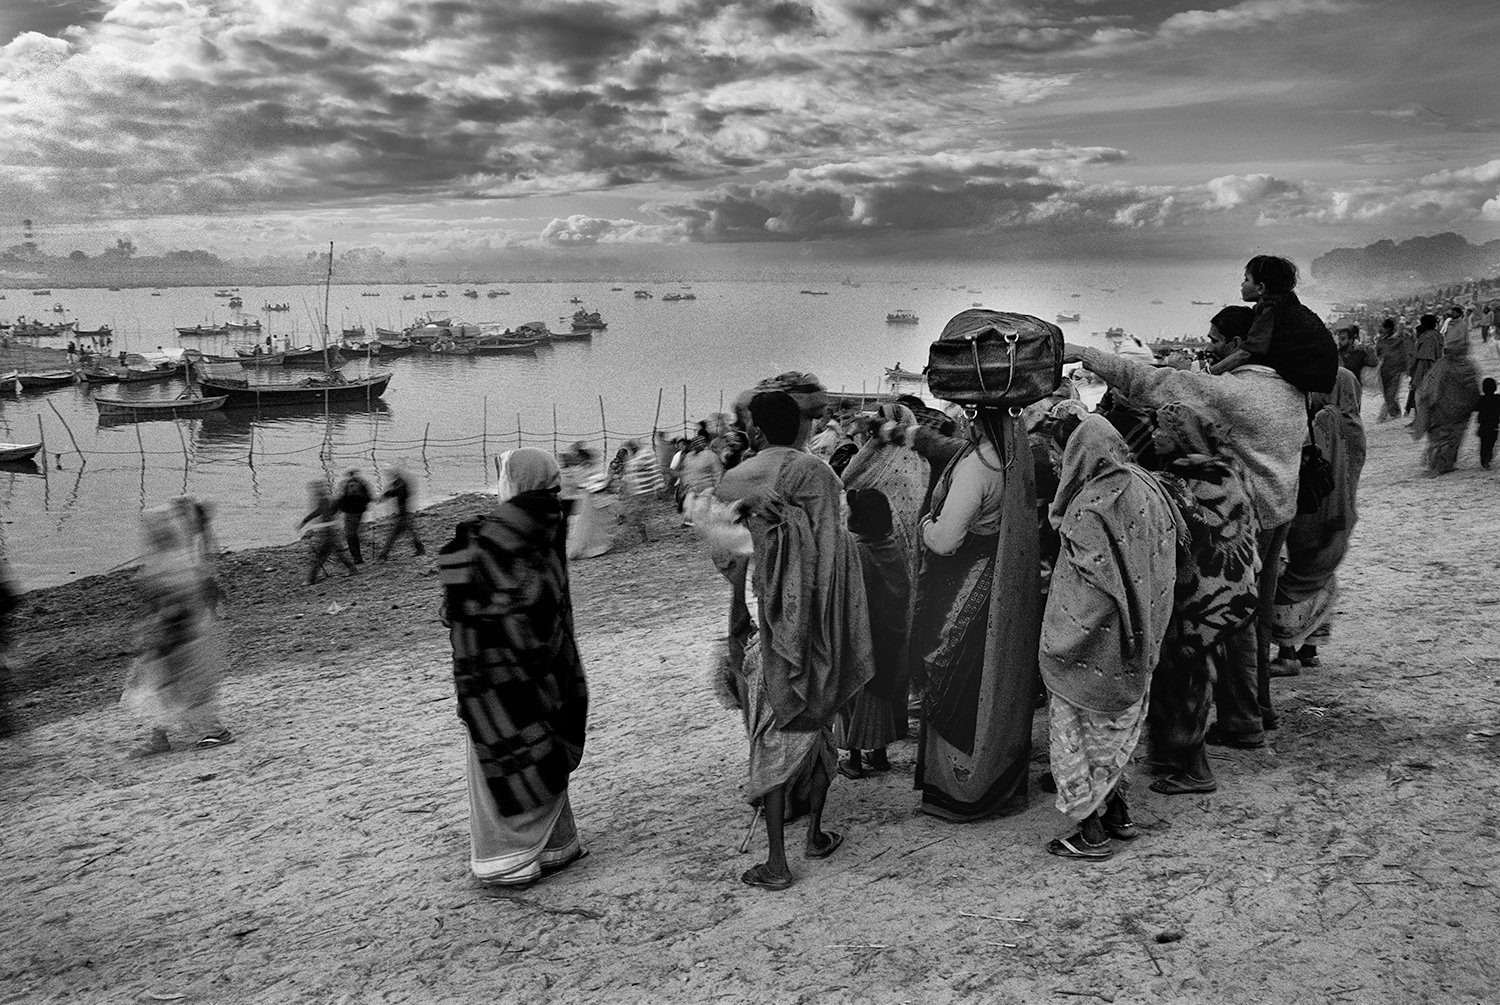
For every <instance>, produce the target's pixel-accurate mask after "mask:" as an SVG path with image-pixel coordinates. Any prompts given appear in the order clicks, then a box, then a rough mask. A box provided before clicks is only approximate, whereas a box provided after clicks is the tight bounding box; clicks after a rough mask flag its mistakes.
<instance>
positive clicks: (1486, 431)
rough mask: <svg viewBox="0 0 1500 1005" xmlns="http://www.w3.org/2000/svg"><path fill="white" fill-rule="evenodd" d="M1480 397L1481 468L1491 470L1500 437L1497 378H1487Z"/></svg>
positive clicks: (1483, 383) (1481, 385)
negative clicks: (1498, 437) (1499, 436)
mask: <svg viewBox="0 0 1500 1005" xmlns="http://www.w3.org/2000/svg"><path fill="white" fill-rule="evenodd" d="M1480 389H1481V392H1482V393H1481V394H1480V396H1479V407H1478V409H1477V411H1478V413H1479V466H1480V467H1482V468H1484V469H1485V470H1486V471H1488V470H1489V469H1490V460H1491V459H1492V458H1493V457H1494V456H1495V437H1496V435H1500V395H1497V394H1496V393H1495V378H1494V377H1486V378H1484V381H1483V382H1482V383H1481V384H1480Z"/></svg>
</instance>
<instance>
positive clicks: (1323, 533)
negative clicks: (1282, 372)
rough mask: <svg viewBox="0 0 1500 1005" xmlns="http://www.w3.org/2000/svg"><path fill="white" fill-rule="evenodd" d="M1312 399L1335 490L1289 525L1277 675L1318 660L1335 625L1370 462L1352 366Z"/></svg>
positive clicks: (1279, 595)
mask: <svg viewBox="0 0 1500 1005" xmlns="http://www.w3.org/2000/svg"><path fill="white" fill-rule="evenodd" d="M1448 365H1451V359H1450V358H1449V357H1445V358H1444V359H1441V360H1438V363H1437V367H1445V366H1448ZM1436 369H1437V368H1436V367H1435V368H1434V372H1436ZM1308 404H1309V407H1311V408H1314V409H1316V410H1317V411H1316V414H1315V415H1314V416H1313V421H1312V437H1313V442H1315V443H1316V444H1317V446H1318V449H1319V450H1320V451H1321V452H1322V454H1323V457H1324V458H1325V459H1326V460H1327V461H1328V465H1329V467H1330V468H1331V469H1332V470H1333V491H1332V492H1330V493H1329V494H1328V495H1327V496H1326V497H1325V498H1324V499H1323V501H1322V502H1321V503H1319V504H1318V509H1317V512H1315V513H1299V514H1297V516H1295V517H1294V518H1293V519H1292V525H1291V528H1290V529H1289V530H1288V532H1287V537H1286V565H1285V566H1284V567H1283V568H1282V570H1281V579H1280V580H1279V581H1278V582H1277V585H1276V611H1275V620H1274V621H1273V623H1272V630H1273V631H1274V633H1275V634H1274V638H1275V639H1276V642H1277V644H1278V645H1279V646H1280V647H1281V649H1280V652H1279V653H1278V654H1277V658H1276V662H1275V663H1274V664H1272V666H1271V676H1273V677H1295V676H1296V675H1297V674H1298V673H1300V670H1299V669H1298V667H1297V664H1298V663H1300V664H1301V665H1302V666H1306V667H1310V666H1316V665H1317V659H1318V648H1317V647H1318V644H1319V643H1320V642H1321V641H1323V640H1325V639H1327V638H1328V637H1329V636H1330V635H1331V633H1332V618H1333V607H1334V604H1335V602H1336V601H1337V600H1338V594H1339V584H1338V577H1337V576H1336V575H1335V573H1337V572H1338V568H1339V565H1340V564H1341V563H1342V562H1343V561H1344V556H1345V555H1346V554H1347V553H1348V551H1349V539H1350V537H1351V536H1352V535H1353V534H1354V523H1355V521H1356V520H1357V519H1358V516H1359V514H1358V511H1357V510H1356V508H1355V496H1356V494H1357V492H1358V489H1359V476H1360V472H1361V471H1363V470H1364V466H1365V428H1364V425H1363V424H1362V423H1361V422H1360V418H1359V405H1360V387H1359V384H1358V382H1357V381H1355V379H1354V375H1353V374H1352V373H1350V372H1349V371H1348V370H1340V371H1339V376H1338V380H1337V381H1336V382H1335V383H1334V387H1333V394H1331V395H1327V394H1313V395H1309V396H1308ZM1465 418H1467V416H1465Z"/></svg>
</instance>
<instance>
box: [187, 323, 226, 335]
mask: <svg viewBox="0 0 1500 1005" xmlns="http://www.w3.org/2000/svg"><path fill="white" fill-rule="evenodd" d="M228 333H229V329H228V328H226V327H225V326H224V325H193V327H191V328H179V329H177V334H178V335H184V336H186V337H188V338H209V337H210V336H214V335H227V334H228Z"/></svg>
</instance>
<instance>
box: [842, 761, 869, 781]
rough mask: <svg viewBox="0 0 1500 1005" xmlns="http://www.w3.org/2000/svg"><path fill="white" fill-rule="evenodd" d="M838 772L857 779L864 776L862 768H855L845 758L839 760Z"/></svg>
mask: <svg viewBox="0 0 1500 1005" xmlns="http://www.w3.org/2000/svg"><path fill="white" fill-rule="evenodd" d="M839 774H841V775H843V776H844V777H845V778H854V779H859V778H863V777H865V769H864V768H856V767H855V766H854V765H853V763H851V762H850V761H849V760H848V759H847V758H845V759H844V760H842V761H839Z"/></svg>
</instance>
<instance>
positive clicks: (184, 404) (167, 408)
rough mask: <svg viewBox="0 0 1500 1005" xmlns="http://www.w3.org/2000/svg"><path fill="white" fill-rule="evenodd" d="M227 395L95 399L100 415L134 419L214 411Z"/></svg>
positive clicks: (162, 417)
mask: <svg viewBox="0 0 1500 1005" xmlns="http://www.w3.org/2000/svg"><path fill="white" fill-rule="evenodd" d="M228 400H229V399H228V397H227V396H225V395H222V394H221V395H214V396H213V397H211V398H184V399H182V400H180V401H127V400H125V399H123V398H103V397H98V398H95V399H94V404H95V406H97V407H98V409H99V414H100V416H109V417H110V418H133V419H170V418H175V417H176V416H179V415H194V414H197V413H199V412H213V411H216V410H218V409H220V408H223V407H224V402H226V401H228Z"/></svg>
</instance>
